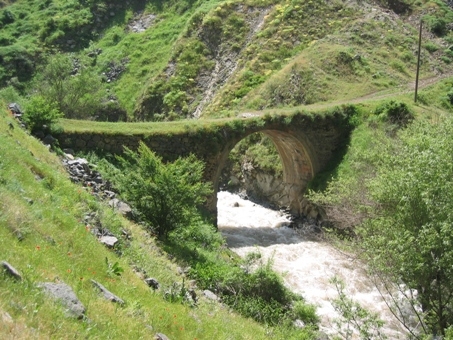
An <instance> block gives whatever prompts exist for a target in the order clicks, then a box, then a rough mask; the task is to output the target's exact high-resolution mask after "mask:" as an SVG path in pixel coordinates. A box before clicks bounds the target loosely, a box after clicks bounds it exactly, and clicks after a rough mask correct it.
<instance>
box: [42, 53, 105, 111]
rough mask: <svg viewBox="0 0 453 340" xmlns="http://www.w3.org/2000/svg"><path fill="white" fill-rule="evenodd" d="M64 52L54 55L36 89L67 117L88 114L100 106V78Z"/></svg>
mask: <svg viewBox="0 0 453 340" xmlns="http://www.w3.org/2000/svg"><path fill="white" fill-rule="evenodd" d="M76 64H77V65H78V66H74V61H73V60H71V59H70V57H68V56H65V55H55V56H52V57H51V58H50V59H49V63H48V65H47V67H46V68H45V69H44V72H43V79H42V80H41V81H40V83H39V86H38V91H39V92H40V94H41V95H42V96H43V97H44V98H46V100H47V101H49V102H54V103H56V104H57V105H58V108H59V110H60V111H61V112H63V113H64V115H65V116H66V117H67V118H91V117H93V116H94V115H95V113H96V112H97V111H99V110H100V108H101V107H102V104H101V103H102V95H101V92H100V85H101V83H100V78H99V77H96V76H94V75H93V74H90V72H88V70H87V69H86V68H85V67H83V66H82V65H80V62H79V61H77V62H76Z"/></svg>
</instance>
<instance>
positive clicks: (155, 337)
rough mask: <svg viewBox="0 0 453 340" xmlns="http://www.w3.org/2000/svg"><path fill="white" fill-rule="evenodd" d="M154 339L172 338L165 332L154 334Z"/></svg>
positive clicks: (164, 339)
mask: <svg viewBox="0 0 453 340" xmlns="http://www.w3.org/2000/svg"><path fill="white" fill-rule="evenodd" d="M154 340H170V338H169V337H168V336H166V335H165V334H162V333H156V335H154Z"/></svg>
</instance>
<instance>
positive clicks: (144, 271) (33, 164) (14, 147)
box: [0, 110, 285, 340]
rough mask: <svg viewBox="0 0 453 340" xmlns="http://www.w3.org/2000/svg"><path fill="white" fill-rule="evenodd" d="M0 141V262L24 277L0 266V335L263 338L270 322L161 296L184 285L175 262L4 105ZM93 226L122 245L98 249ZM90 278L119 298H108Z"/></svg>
mask: <svg viewBox="0 0 453 340" xmlns="http://www.w3.org/2000/svg"><path fill="white" fill-rule="evenodd" d="M0 141H1V143H0V170H1V172H0V239H1V243H2V250H1V252H0V254H1V255H0V262H2V261H6V262H7V263H9V264H10V265H12V266H13V267H14V268H15V269H16V270H17V271H18V272H19V274H20V276H21V279H19V280H18V279H17V277H14V276H11V275H9V274H8V271H6V270H5V268H4V263H3V262H2V263H1V267H0V338H2V339H17V338H37V339H43V338H58V339H67V338H102V339H105V338H109V339H125V338H126V339H139V338H140V339H154V336H155V334H156V333H163V334H165V335H167V336H168V337H169V338H170V339H192V340H193V339H229V338H231V337H233V338H236V339H268V338H269V333H268V332H269V328H268V327H264V326H260V325H258V324H256V323H255V322H253V321H251V320H248V319H245V318H242V317H239V316H237V315H235V314H234V313H232V312H231V311H230V310H228V309H227V308H225V307H223V306H221V305H220V304H218V303H215V302H212V301H210V300H208V299H206V298H204V297H203V295H202V294H201V292H198V293H197V294H198V296H199V302H198V304H197V305H198V306H197V308H193V307H191V306H190V304H181V303H180V300H178V299H177V298H176V299H175V300H174V301H176V302H173V303H172V302H170V301H168V299H164V296H166V294H170V295H171V294H176V295H173V297H176V296H177V294H179V292H180V289H181V287H184V277H181V274H178V271H177V264H176V263H175V262H174V261H171V260H170V259H169V258H168V257H167V255H166V254H165V253H164V252H163V251H162V250H161V248H160V247H159V246H158V245H157V244H156V242H155V240H154V239H153V238H152V237H150V235H149V234H148V233H147V232H145V231H144V230H143V229H142V228H141V227H140V226H137V225H135V224H132V223H131V222H129V221H127V220H125V219H124V218H123V217H121V216H120V215H118V214H116V213H115V212H113V211H112V210H111V208H110V207H108V206H107V205H106V204H105V203H103V202H99V201H97V200H96V199H95V198H94V197H93V196H92V195H91V194H90V192H89V191H88V190H85V189H84V188H82V187H80V186H78V185H75V184H73V183H71V181H70V180H69V178H68V177H69V176H68V174H67V173H66V172H65V170H64V169H63V167H62V165H61V160H60V159H59V158H58V157H57V156H56V155H55V154H53V153H50V152H49V151H48V149H47V148H46V147H45V146H44V145H42V144H41V143H40V142H39V141H38V140H36V139H35V138H33V137H31V136H29V135H28V134H26V133H25V131H23V130H22V129H21V128H20V127H19V125H18V124H16V122H15V121H14V118H13V117H12V116H10V115H9V114H7V113H6V112H5V111H4V110H2V111H1V114H0ZM87 216H88V219H87ZM96 228H102V229H103V230H108V231H109V233H112V234H114V235H116V236H117V237H118V239H119V242H118V244H116V245H115V247H114V248H108V247H105V246H104V245H102V244H101V243H100V242H99V241H98V239H97V237H96V236H95V235H93V233H92V232H90V231H91V230H94V229H96ZM148 276H152V277H153V278H154V279H156V280H157V281H158V282H159V283H160V288H159V289H158V290H157V291H154V290H152V289H151V288H150V287H149V286H148V285H147V284H146V283H145V282H144V280H143V279H144V278H145V277H148ZM92 280H95V281H96V282H98V283H100V284H102V285H103V286H105V287H106V288H107V289H108V290H110V291H111V292H112V293H114V294H115V295H117V296H118V297H120V298H121V299H122V300H124V303H123V304H117V303H114V302H113V301H109V299H105V298H104V297H103V296H102V294H100V293H99V292H98V289H97V288H96V287H94V286H93V283H92ZM44 282H47V284H50V283H51V284H63V283H64V284H67V285H69V286H70V287H71V288H72V290H73V291H74V293H75V294H76V296H77V298H78V299H79V300H80V301H81V303H82V304H83V306H84V307H85V310H86V311H85V315H84V316H83V318H82V319H81V320H78V319H76V318H72V317H68V316H67V315H66V313H65V310H66V307H65V306H64V305H62V304H60V303H58V302H57V301H54V300H53V299H51V298H49V297H48V296H47V295H46V294H45V293H44V291H43V290H42V289H41V288H39V286H40V284H41V285H42V283H44ZM186 284H187V282H186ZM186 287H187V286H186ZM178 289H179V290H178ZM166 292H167V293H166ZM274 336H275V337H276V338H284V337H285V335H283V334H281V333H279V332H278V331H277V332H276V333H275V334H274Z"/></svg>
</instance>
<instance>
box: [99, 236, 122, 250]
mask: <svg viewBox="0 0 453 340" xmlns="http://www.w3.org/2000/svg"><path fill="white" fill-rule="evenodd" d="M99 242H101V243H102V244H105V245H106V246H107V247H110V248H113V247H114V246H115V244H117V243H118V239H117V238H116V237H115V236H102V237H100V238H99Z"/></svg>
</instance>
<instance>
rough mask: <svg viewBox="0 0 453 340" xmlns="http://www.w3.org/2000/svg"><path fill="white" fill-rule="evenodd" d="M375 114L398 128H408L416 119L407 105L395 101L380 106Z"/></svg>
mask: <svg viewBox="0 0 453 340" xmlns="http://www.w3.org/2000/svg"><path fill="white" fill-rule="evenodd" d="M375 113H376V114H377V115H379V116H380V117H381V118H383V119H384V120H386V121H388V122H389V123H391V124H395V125H397V126H398V127H406V126H407V125H408V124H409V123H410V122H411V121H412V120H413V119H414V113H413V112H412V110H411V109H410V108H409V106H408V105H407V104H406V103H403V102H395V101H393V100H392V101H390V102H388V103H385V104H383V105H380V106H379V107H378V108H377V109H376V111H375Z"/></svg>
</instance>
